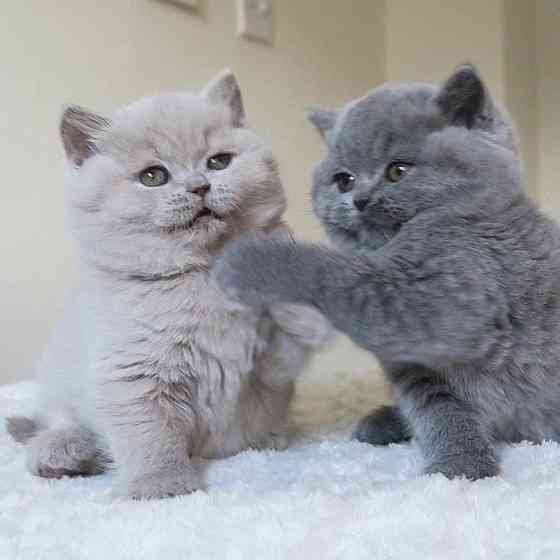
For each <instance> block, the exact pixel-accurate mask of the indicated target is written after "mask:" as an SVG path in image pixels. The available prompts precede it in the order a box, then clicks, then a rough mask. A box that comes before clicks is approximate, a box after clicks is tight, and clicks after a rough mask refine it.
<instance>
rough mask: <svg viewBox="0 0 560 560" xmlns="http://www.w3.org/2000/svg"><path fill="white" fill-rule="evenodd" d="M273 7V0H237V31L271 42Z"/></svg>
mask: <svg viewBox="0 0 560 560" xmlns="http://www.w3.org/2000/svg"><path fill="white" fill-rule="evenodd" d="M273 8H274V7H273V0H237V33H238V34H239V35H242V36H243V37H248V38H250V39H257V40H259V41H264V42H265V43H269V44H272V43H273V41H274V25H273V24H274V17H273V16H274V14H273V11H274V9H273Z"/></svg>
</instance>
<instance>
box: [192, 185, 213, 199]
mask: <svg viewBox="0 0 560 560" xmlns="http://www.w3.org/2000/svg"><path fill="white" fill-rule="evenodd" d="M209 190H210V185H209V184H208V183H204V184H195V185H187V191H189V192H191V193H194V194H198V195H200V196H204V195H205V194H206V193H207V192H208V191H209Z"/></svg>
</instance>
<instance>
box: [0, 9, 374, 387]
mask: <svg viewBox="0 0 560 560" xmlns="http://www.w3.org/2000/svg"><path fill="white" fill-rule="evenodd" d="M203 4H204V5H205V7H204V15H203V16H202V17H200V16H196V15H193V14H190V13H188V12H186V11H184V10H182V9H180V8H177V7H175V6H173V5H169V4H164V3H160V2H157V1H152V0H100V1H98V2H89V1H87V0H25V1H22V2H3V5H2V14H1V16H0V69H1V72H2V82H1V87H0V102H1V105H2V109H3V110H2V113H1V116H0V154H1V155H2V173H1V181H0V255H1V262H2V274H1V275H0V335H1V338H0V340H1V359H2V365H1V368H0V382H7V381H11V380H15V379H17V378H21V377H23V376H28V375H29V374H30V369H31V367H32V364H33V363H34V361H35V360H36V358H37V355H38V353H39V351H40V349H41V347H42V346H43V344H44V343H45V341H46V339H47V337H48V332H49V329H50V327H51V325H52V323H53V320H54V318H55V317H56V315H57V314H58V313H59V311H60V309H61V306H62V301H63V294H64V291H65V289H66V287H67V286H68V284H69V281H70V271H71V262H72V261H71V250H70V246H69V243H68V241H67V238H66V236H65V233H64V225H63V222H64V216H63V195H62V184H61V179H62V169H63V167H62V153H61V149H60V146H59V140H58V137H57V119H58V115H59V111H60V105H61V104H62V103H63V102H66V101H74V102H78V103H80V104H82V105H85V106H87V107H91V108H93V109H95V110H98V111H109V110H111V109H112V108H114V107H115V106H118V105H120V104H123V103H126V102H128V101H131V100H133V99H135V98H137V97H140V96H142V95H147V94H153V93H156V92H159V91H162V90H176V89H183V88H195V87H199V86H201V85H202V84H203V83H204V82H205V81H206V80H208V79H209V78H210V77H211V76H212V75H213V74H214V73H215V72H217V71H218V70H220V69H221V68H223V67H224V66H231V67H233V68H234V70H235V71H236V72H237V74H238V75H239V78H240V81H241V83H242V86H243V88H244V91H245V94H246V105H247V109H248V113H249V117H250V119H251V121H252V123H253V125H254V126H255V127H256V128H257V129H258V130H259V131H261V132H262V133H263V134H264V135H265V136H267V137H268V138H269V139H270V140H271V143H272V145H273V147H274V150H275V151H276V153H277V154H278V156H279V159H280V162H281V167H282V174H283V177H284V180H285V184H286V188H287V191H288V197H289V206H290V212H289V221H290V223H291V224H292V225H293V226H294V227H295V229H297V230H298V231H299V232H301V233H302V234H303V235H305V236H307V237H311V238H317V237H318V236H319V228H318V225H317V223H316V221H315V220H314V218H313V217H312V215H311V212H310V206H309V183H310V181H309V174H310V170H311V167H312V165H313V163H314V162H315V161H317V159H318V157H319V154H320V142H319V139H318V138H317V135H316V134H315V133H314V132H313V130H312V129H311V127H310V126H309V125H307V123H306V122H305V119H304V116H303V108H304V107H307V106H309V105H314V104H318V105H331V104H338V103H341V102H343V101H344V100H347V99H349V98H351V97H354V96H356V95H358V94H362V93H363V92H365V91H366V90H367V89H369V88H371V87H373V86H374V85H376V84H377V83H378V82H380V81H381V80H382V79H383V65H384V62H383V60H384V51H383V21H384V16H383V10H384V5H383V2H372V1H371V0H352V2H351V3H350V4H351V9H348V5H349V4H348V3H346V2H337V1H334V0H328V1H326V0H305V1H299V0H282V1H276V3H275V4H276V41H275V45H274V47H268V46H265V45H260V44H255V43H250V42H247V41H245V40H241V39H238V38H236V37H235V14H234V5H235V3H234V0H206V1H205V2H204V3H203ZM349 355H351V361H350V360H349V359H348V358H349ZM360 355H361V356H362V357H361V358H359V357H356V354H355V353H354V352H353V351H352V350H349V349H348V344H344V343H343V344H342V349H341V347H340V346H339V347H337V349H335V350H333V351H331V352H330V353H329V354H327V355H326V356H324V357H322V358H321V359H320V360H319V363H318V365H317V367H318V368H324V367H329V368H338V367H344V366H348V363H351V364H352V366H355V367H359V368H368V367H370V364H371V363H372V360H371V358H369V357H366V356H365V355H364V354H363V353H362V354H360Z"/></svg>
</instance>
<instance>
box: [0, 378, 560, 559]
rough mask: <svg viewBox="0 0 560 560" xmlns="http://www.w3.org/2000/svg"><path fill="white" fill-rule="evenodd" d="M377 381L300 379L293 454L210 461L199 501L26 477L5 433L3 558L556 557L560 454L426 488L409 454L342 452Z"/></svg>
mask: <svg viewBox="0 0 560 560" xmlns="http://www.w3.org/2000/svg"><path fill="white" fill-rule="evenodd" d="M376 379H377V377H376V376H364V375H349V374H346V375H337V376H331V377H329V378H324V377H321V378H319V377H309V376H308V377H306V378H304V379H302V380H301V382H300V384H299V387H298V395H297V400H296V402H295V405H294V410H293V415H292V421H293V423H294V425H295V426H296V427H298V428H299V429H300V430H301V432H302V433H303V435H302V437H301V438H300V440H299V441H298V442H297V443H296V444H295V445H294V446H293V447H292V448H290V449H288V450H286V451H283V452H253V451H248V452H245V453H241V454H240V455H237V456H235V457H231V458H229V459H226V460H222V461H217V462H213V463H211V464H209V466H208V484H209V487H208V491H207V492H206V493H203V492H197V493H195V494H193V495H191V496H185V497H179V498H174V499H168V500H162V501H151V502H134V501H127V500H123V499H115V498H114V497H113V496H112V495H111V475H103V476H98V477H94V478H77V479H63V480H58V481H48V480H42V479H39V478H35V477H32V476H30V475H29V474H28V473H27V472H26V471H25V468H24V452H23V448H22V446H21V445H18V444H16V443H14V442H13V441H11V439H10V438H9V437H8V435H7V434H6V432H5V429H4V428H3V427H0V559H1V560H14V559H25V560H27V559H29V560H47V559H49V560H50V559H56V560H73V559H102V560H111V559H131V560H132V559H134V560H141V559H163V560H175V559H181V560H183V559H191V558H192V559H196V560H203V559H207V558H208V559H214V558H215V559H220V560H222V559H226V560H229V559H232V560H233V559H240V560H241V559H243V560H246V559H259V560H261V559H269V558H270V559H281V558H282V559H284V558H287V559H290V560H297V559H300V558H302V559H310V560H311V559H320V560H328V559H335V558H348V559H356V560H358V559H367V560H375V559H395V560H396V559H407V560H411V559H414V560H417V559H430V560H438V559H442V560H443V559H445V560H450V559H452V560H461V559H467V558H468V559H489V560H490V559H491V560H498V559H508V560H518V559H539V560H541V559H542V560H545V559H551V560H552V559H554V560H557V559H559V558H560V468H559V467H560V446H559V445H557V444H555V443H546V444H544V445H540V446H531V445H528V444H521V445H517V446H514V447H509V448H507V449H504V450H503V474H502V476H500V477H499V478H494V479H487V480H482V481H479V482H476V483H470V482H467V481H465V480H454V481H449V480H446V479H445V478H444V477H443V476H441V475H435V476H429V477H428V476H421V469H422V462H421V458H420V455H419V453H418V450H417V449H415V447H414V445H395V446H390V447H387V448H374V447H372V446H369V445H367V444H360V443H357V442H352V441H350V440H349V437H348V434H349V433H350V430H351V428H352V426H353V425H354V424H355V422H356V421H357V419H358V418H359V417H360V415H361V414H363V413H364V412H366V411H367V410H369V408H371V406H373V405H374V404H377V403H379V402H382V401H384V400H385V399H386V398H387V394H386V392H385V389H384V388H383V387H382V386H381V385H380V384H379V383H378V382H377V381H376ZM34 393H35V386H34V385H33V384H32V383H22V384H18V385H11V386H5V387H2V388H0V414H1V415H2V416H7V415H10V414H15V413H16V414H25V413H28V412H29V411H30V410H31V407H32V402H33V398H34ZM2 425H3V419H2Z"/></svg>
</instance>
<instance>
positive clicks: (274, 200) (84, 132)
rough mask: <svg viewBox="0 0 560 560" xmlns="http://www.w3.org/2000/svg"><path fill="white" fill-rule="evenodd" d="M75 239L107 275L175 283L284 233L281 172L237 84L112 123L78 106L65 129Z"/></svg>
mask: <svg viewBox="0 0 560 560" xmlns="http://www.w3.org/2000/svg"><path fill="white" fill-rule="evenodd" d="M60 130H61V136H62V141H63V144H64V148H65V151H66V155H67V158H68V161H69V163H70V169H69V185H68V187H69V188H68V193H69V209H70V212H69V214H70V220H71V225H72V229H73V230H74V232H75V234H76V235H77V238H78V242H79V245H80V250H81V252H82V254H83V256H84V258H86V259H87V260H89V261H91V262H95V263H96V264H97V265H99V266H101V267H104V268H106V269H108V270H116V271H119V272H124V273H130V274H139V275H144V274H146V275H160V274H163V275H165V274H174V273H175V272H177V271H181V270H185V269H188V268H190V267H192V266H205V265H207V264H208V263H209V262H210V260H211V258H212V255H213V254H214V253H215V252H216V250H218V249H219V248H220V247H221V246H222V245H223V243H224V242H226V241H228V240H230V239H232V238H234V237H236V236H238V235H240V234H241V233H243V232H246V231H255V230H263V229H267V228H271V227H274V226H276V225H278V223H279V222H280V220H281V215H282V213H283V211H284V209H285V197H284V193H283V190H282V187H281V183H280V179H279V176H278V171H277V165H276V162H275V160H274V157H273V156H272V154H271V152H270V151H269V150H268V148H267V147H266V146H265V145H264V143H263V142H262V140H261V139H260V138H259V137H258V136H257V135H256V134H255V133H254V132H252V131H251V130H249V129H248V128H247V127H246V122H245V112H244V109H243V102H242V98H241V92H240V89H239V86H238V83H237V81H236V79H235V77H234V75H233V74H232V73H231V72H229V71H226V72H223V73H222V74H220V75H219V76H218V77H217V78H215V80H213V81H212V82H211V83H210V84H209V85H208V86H207V87H206V88H205V89H204V90H203V91H202V92H200V93H188V92H187V93H167V94H163V95H159V96H156V97H151V98H146V99H142V100H140V101H137V102H136V103H133V104H131V105H129V106H127V107H124V108H122V109H120V110H119V111H117V113H116V114H115V115H114V116H113V117H112V118H111V119H107V118H104V117H101V116H99V115H95V114H93V113H90V112H89V111H86V110H84V109H81V108H79V107H75V106H71V107H68V108H66V110H65V111H64V114H63V116H62V121H61V126H60Z"/></svg>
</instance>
